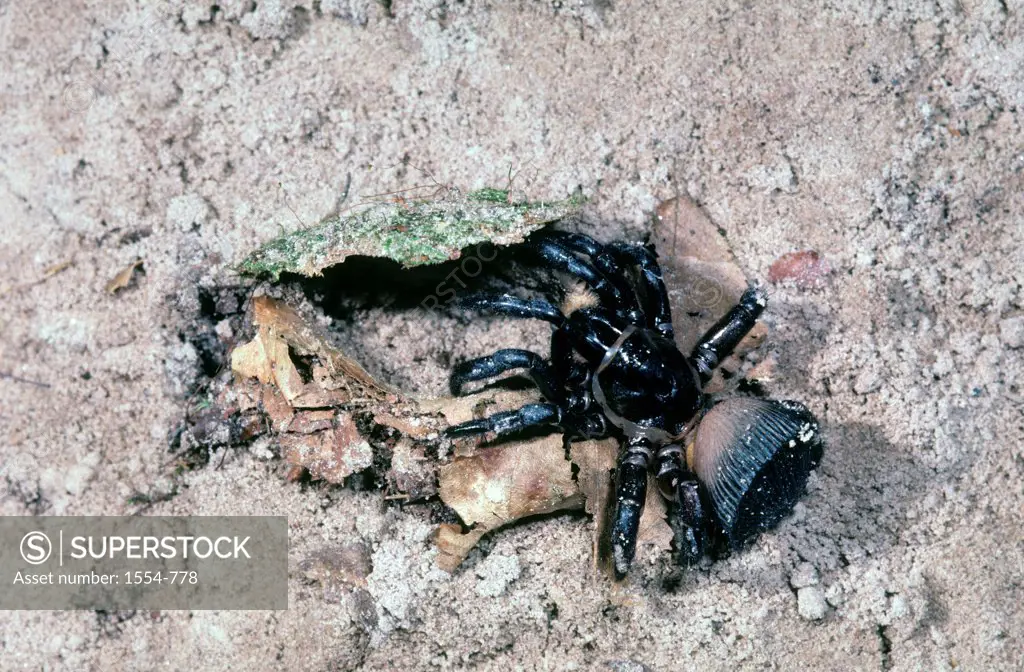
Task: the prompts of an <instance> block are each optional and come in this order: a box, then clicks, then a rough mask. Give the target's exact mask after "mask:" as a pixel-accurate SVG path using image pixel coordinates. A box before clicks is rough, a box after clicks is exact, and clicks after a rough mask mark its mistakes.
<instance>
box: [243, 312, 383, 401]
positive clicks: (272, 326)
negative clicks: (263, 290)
mask: <svg viewBox="0 0 1024 672" xmlns="http://www.w3.org/2000/svg"><path fill="white" fill-rule="evenodd" d="M253 321H254V322H255V323H256V324H257V325H258V326H260V327H263V328H266V329H267V330H269V331H271V332H273V333H274V334H276V335H278V336H280V338H281V339H283V340H284V341H285V343H287V344H288V345H290V346H291V347H292V348H294V349H295V351H296V352H297V353H298V354H299V355H313V356H315V357H317V358H318V359H319V360H320V363H321V364H322V365H324V366H325V367H327V369H328V371H329V373H330V374H331V375H332V377H333V378H335V379H341V378H347V379H350V380H352V381H354V382H356V383H358V384H359V385H361V386H362V387H364V388H365V391H366V392H367V393H368V394H370V395H372V396H376V397H378V398H379V397H383V396H393V397H396V400H397V398H399V397H400V396H401V395H400V393H399V392H398V390H396V389H394V388H392V387H391V386H389V385H385V384H384V383H381V382H380V381H378V380H376V379H374V378H373V376H371V375H370V374H369V373H367V372H366V369H364V368H363V367H362V366H360V365H359V364H358V363H356V362H355V361H354V360H352V359H349V358H348V357H346V356H345V355H344V354H342V353H341V351H340V350H338V349H337V348H335V347H333V346H332V345H330V344H329V343H328V341H327V338H326V336H325V335H324V334H323V332H322V330H320V329H319V328H317V327H315V326H314V325H312V324H310V323H309V322H307V321H306V320H304V319H303V318H302V317H301V316H300V315H299V314H298V313H297V312H295V310H294V309H292V308H290V307H289V306H287V305H285V304H284V303H282V302H280V301H277V300H275V299H272V298H270V297H267V296H257V297H256V298H255V299H253Z"/></svg>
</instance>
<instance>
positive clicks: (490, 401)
mask: <svg viewBox="0 0 1024 672" xmlns="http://www.w3.org/2000/svg"><path fill="white" fill-rule="evenodd" d="M538 399H539V394H538V393H537V391H536V390H533V389H524V390H505V389H500V388H495V389H489V390H485V391H483V392H478V393H476V394H468V395H466V396H462V397H439V398H436V399H424V400H421V401H420V403H419V407H420V409H421V410H422V411H424V412H426V413H439V414H441V415H442V416H443V417H444V419H445V420H446V421H447V422H448V424H449V425H457V424H459V423H460V422H466V421H468V420H474V419H477V418H482V417H484V416H486V415H490V414H491V413H495V412H497V411H505V410H509V409H512V408H520V407H521V406H523V405H524V404H529V403H532V402H535V401H537V400H538Z"/></svg>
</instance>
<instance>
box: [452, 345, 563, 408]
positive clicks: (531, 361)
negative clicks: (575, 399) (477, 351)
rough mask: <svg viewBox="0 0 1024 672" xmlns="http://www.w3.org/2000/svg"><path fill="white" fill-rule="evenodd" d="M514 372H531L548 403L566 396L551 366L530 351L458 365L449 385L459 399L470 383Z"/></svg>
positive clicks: (500, 353)
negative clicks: (517, 370) (523, 370)
mask: <svg viewBox="0 0 1024 672" xmlns="http://www.w3.org/2000/svg"><path fill="white" fill-rule="evenodd" d="M511 369H527V370H528V371H529V372H530V377H531V378H533V381H534V382H535V383H536V384H537V387H538V388H539V389H540V392H541V394H543V395H544V398H545V399H547V400H549V401H553V402H556V403H557V402H561V401H562V398H563V397H564V396H565V395H564V393H563V392H562V390H561V389H560V388H559V385H558V384H557V383H556V382H555V377H554V376H555V374H554V371H553V370H552V368H551V365H550V364H548V363H547V362H546V361H545V360H544V358H543V357H541V356H540V355H538V354H537V353H535V352H530V351H529V350H520V349H515V348H508V349H504V350H498V351H497V352H495V353H494V354H493V355H488V356H487V357H479V358H477V359H471V360H469V361H466V362H462V363H460V364H458V365H457V366H456V367H455V368H454V369H453V370H452V375H451V378H450V379H449V381H448V384H449V387H450V389H451V392H452V396H456V397H457V396H459V395H460V394H461V393H462V387H463V386H464V385H465V384H466V383H470V382H473V381H476V380H483V379H485V378H493V377H494V376H497V375H499V374H501V373H504V372H505V371H509V370H511Z"/></svg>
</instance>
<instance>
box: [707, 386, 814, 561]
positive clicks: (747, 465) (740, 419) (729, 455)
mask: <svg viewBox="0 0 1024 672" xmlns="http://www.w3.org/2000/svg"><path fill="white" fill-rule="evenodd" d="M821 454H822V443H821V434H820V431H819V428H818V422H817V420H815V418H814V416H813V415H811V412H810V411H809V410H807V407H805V406H804V405H803V404H800V403H798V402H795V401H772V400H767V399H753V398H735V399H727V400H725V401H723V402H721V403H718V404H716V405H715V406H714V407H713V408H712V409H711V410H710V411H709V412H708V413H707V415H705V416H704V418H703V419H702V420H701V423H700V427H699V428H698V429H697V438H696V439H695V441H694V444H693V453H692V455H691V456H690V457H691V460H692V465H691V468H692V469H693V471H694V472H695V473H696V474H697V477H698V478H699V479H700V480H701V482H702V483H703V484H704V486H705V487H706V488H707V490H708V493H709V494H710V497H711V503H712V507H713V508H714V511H715V515H716V517H717V519H718V522H719V524H720V525H721V528H722V530H723V531H724V532H725V534H726V536H727V537H728V539H729V543H730V545H732V546H733V547H736V546H740V545H741V544H743V542H744V541H746V540H748V539H750V538H751V537H753V536H754V535H756V534H759V533H760V532H763V531H764V530H767V529H769V528H771V527H774V526H775V525H776V524H778V522H779V521H780V520H782V519H783V518H785V517H786V516H787V515H788V514H789V512H790V511H792V510H793V505H794V504H796V502H797V500H798V499H799V498H800V496H801V495H803V493H804V489H805V488H806V486H807V476H808V474H810V472H811V469H813V468H814V467H816V466H817V464H818V461H819V460H820V459H821Z"/></svg>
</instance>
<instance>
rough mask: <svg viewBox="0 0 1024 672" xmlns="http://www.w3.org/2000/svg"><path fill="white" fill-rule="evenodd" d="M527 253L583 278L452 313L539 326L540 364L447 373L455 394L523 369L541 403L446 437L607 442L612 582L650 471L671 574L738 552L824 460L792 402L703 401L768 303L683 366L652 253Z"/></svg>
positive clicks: (755, 301)
mask: <svg viewBox="0 0 1024 672" xmlns="http://www.w3.org/2000/svg"><path fill="white" fill-rule="evenodd" d="M526 249H528V250H530V251H532V252H533V253H534V254H535V255H536V256H537V257H539V258H540V260H542V261H543V262H545V263H546V264H547V265H549V266H550V267H551V268H552V269H554V270H556V271H559V272H561V273H564V274H566V275H568V276H570V277H573V278H576V279H577V280H579V281H582V283H583V285H581V286H579V287H576V288H573V289H570V290H568V291H567V295H566V297H565V301H564V304H563V306H562V308H561V309H559V308H556V307H555V305H553V304H552V303H549V302H548V301H544V300H536V299H534V300H528V299H521V298H518V297H515V296H512V295H508V294H503V295H497V294H495V295H475V296H472V297H468V298H467V299H464V300H463V301H462V302H461V303H462V305H463V306H465V307H468V308H475V309H478V310H484V311H489V312H492V313H497V314H502V315H509V316H513V317H521V318H536V319H541V320H546V321H547V322H550V323H551V324H552V325H553V326H554V331H553V333H552V336H551V356H550V360H546V359H545V358H544V357H542V356H540V355H538V354H536V353H534V352H530V351H528V350H519V349H506V350H499V351H497V352H495V353H494V354H492V355H490V356H487V357H481V358H479V359H473V360H470V361H467V362H462V363H461V364H458V365H457V366H456V367H455V368H454V370H453V371H452V374H451V379H450V385H451V391H452V394H454V395H459V394H461V393H462V391H463V387H464V386H465V384H466V383H469V382H472V381H479V380H484V379H487V378H492V377H494V376H497V375H499V374H501V373H503V372H505V371H508V370H510V369H526V370H527V371H528V373H529V374H530V376H531V378H532V379H533V381H534V382H535V383H536V385H537V387H538V388H539V389H540V392H541V395H542V396H543V403H535V404H527V405H525V406H523V407H522V408H519V409H517V410H513V411H506V412H501V413H495V414H493V415H491V416H489V417H485V418H482V419H477V420H471V421H469V422H465V423H462V424H460V425H455V426H453V427H451V428H449V430H448V434H449V436H452V437H461V436H467V435H473V434H487V435H488V436H489V437H490V438H498V437H502V436H506V435H508V434H512V433H515V432H519V431H521V430H523V429H526V428H529V427H533V426H545V427H548V428H551V429H552V430H556V431H561V432H563V433H564V434H565V435H566V437H567V439H569V440H572V439H576V438H599V437H604V436H608V435H613V436H616V437H618V438H619V439H620V441H621V443H622V450H621V452H620V455H619V459H618V470H617V476H616V486H615V487H616V497H615V502H616V506H615V512H614V515H613V518H612V522H611V548H612V559H613V562H614V569H615V574H616V576H617V577H618V578H620V579H621V578H622V577H624V576H625V575H626V573H627V572H628V571H629V567H630V564H631V563H632V561H633V557H634V554H635V551H636V536H637V531H638V529H639V524H640V514H641V512H642V510H643V505H644V501H645V498H646V493H647V480H648V471H649V470H651V469H652V468H653V472H654V474H655V477H656V482H657V486H658V489H659V491H660V492H661V495H662V496H663V497H665V499H666V500H668V502H669V503H670V505H669V520H670V523H671V524H672V527H673V530H674V532H675V550H676V553H677V554H678V559H679V561H680V562H681V563H682V564H685V565H692V564H694V563H696V562H697V561H698V560H699V559H700V558H701V557H702V556H703V555H704V553H705V551H706V550H707V548H708V540H709V535H710V534H712V533H713V532H715V531H717V533H719V534H721V535H724V538H725V539H726V540H727V542H728V543H729V545H730V546H732V547H733V548H737V547H739V546H741V545H742V544H743V543H744V542H745V541H747V540H749V539H751V538H752V537H753V536H754V535H756V534H758V533H759V532H761V531H763V530H767V529H769V528H771V527H773V526H774V525H775V524H777V523H778V522H779V521H780V520H781V519H782V518H784V517H785V516H786V515H787V514H788V513H789V512H790V511H791V510H792V508H793V505H794V504H795V503H796V501H797V499H799V497H800V496H801V495H802V494H803V491H804V489H805V487H806V483H807V477H808V474H809V473H810V471H811V469H813V468H814V467H815V466H816V465H817V463H818V461H819V460H820V458H821V453H822V443H821V439H820V433H819V430H818V423H817V421H816V420H815V418H814V416H813V415H811V413H810V411H808V410H807V408H806V407H805V406H803V405H802V404H800V403H798V402H795V401H771V400H766V399H759V398H748V397H737V398H731V399H727V400H725V401H721V402H719V403H716V404H713V405H712V404H711V403H710V402H709V400H708V399H707V398H706V396H705V394H704V391H703V386H704V384H705V383H707V381H708V380H709V379H710V378H711V374H712V373H713V371H714V369H715V368H716V367H717V366H718V364H719V363H720V362H721V361H722V359H723V358H725V357H726V356H728V355H729V353H731V352H732V350H733V348H735V347H736V345H737V344H738V343H739V342H740V340H741V339H742V338H743V337H744V336H745V335H746V334H747V333H748V332H749V331H750V329H751V328H752V327H753V326H754V323H755V321H756V320H757V317H758V315H760V314H761V312H762V311H763V310H764V308H765V303H766V295H765V293H764V292H763V291H762V290H760V289H757V288H750V289H748V290H747V291H746V292H745V293H744V294H743V296H742V297H741V298H740V300H739V303H738V304H737V305H736V306H735V307H733V308H732V310H730V311H729V312H728V313H727V314H726V315H725V316H724V317H722V318H721V319H720V320H719V321H718V322H717V323H716V324H715V325H714V326H713V327H712V328H711V329H710V330H709V331H708V332H707V333H706V334H704V336H703V337H702V338H701V339H700V341H699V342H698V343H697V346H696V347H695V348H694V350H693V352H692V353H691V354H690V356H689V357H687V356H685V355H683V353H681V352H680V351H679V349H678V348H677V347H676V344H675V341H674V337H673V329H672V317H671V308H670V306H669V299H668V293H667V291H666V289H665V283H664V281H663V280H662V277H661V269H660V267H659V265H658V262H657V260H656V258H655V256H654V253H653V252H652V251H651V250H649V249H647V248H646V247H644V246H642V245H635V244H629V243H623V242H617V243H611V244H607V245H603V244H601V243H598V242H597V241H595V240H594V239H593V238H590V237H588V236H584V235H580V234H575V233H567V232H547V233H545V234H542V235H541V236H539V237H534V239H532V240H531V241H529V242H528V243H527V244H526ZM684 446H686V448H685V449H684Z"/></svg>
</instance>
